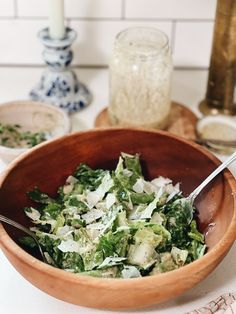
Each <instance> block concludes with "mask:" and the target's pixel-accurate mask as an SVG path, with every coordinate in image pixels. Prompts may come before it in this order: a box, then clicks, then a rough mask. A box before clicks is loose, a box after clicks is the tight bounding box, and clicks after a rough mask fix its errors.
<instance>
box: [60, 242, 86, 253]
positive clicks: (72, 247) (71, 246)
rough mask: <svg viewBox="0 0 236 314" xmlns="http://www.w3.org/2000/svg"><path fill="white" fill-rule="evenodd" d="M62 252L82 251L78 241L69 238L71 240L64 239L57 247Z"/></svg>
mask: <svg viewBox="0 0 236 314" xmlns="http://www.w3.org/2000/svg"><path fill="white" fill-rule="evenodd" d="M57 248H58V249H59V250H60V251H62V252H64V253H65V252H76V253H79V252H80V245H79V243H78V242H76V241H74V240H72V239H69V240H66V241H64V240H62V241H61V243H60V244H59V245H58V247H57Z"/></svg>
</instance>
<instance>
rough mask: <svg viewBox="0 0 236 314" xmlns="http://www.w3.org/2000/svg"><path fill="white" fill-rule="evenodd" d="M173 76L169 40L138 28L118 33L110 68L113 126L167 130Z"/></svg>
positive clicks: (152, 30) (110, 101)
mask: <svg viewBox="0 0 236 314" xmlns="http://www.w3.org/2000/svg"><path fill="white" fill-rule="evenodd" d="M171 73H172V58H171V54H170V48H169V41H168V37H167V36H166V35H165V34H164V33H163V32H161V31H159V30H157V29H154V28H146V27H145V28H143V27H135V28H129V29H127V30H124V31H122V32H121V33H119V34H118V35H117V37H116V40H115V44H114V50H113V55H112V58H111V61H110V67H109V84H110V95H109V97H110V99H109V107H108V113H109V118H110V121H111V123H112V124H113V125H117V126H141V127H147V128H159V129H164V128H166V127H167V125H168V118H169V114H170V109H171V101H170V85H171Z"/></svg>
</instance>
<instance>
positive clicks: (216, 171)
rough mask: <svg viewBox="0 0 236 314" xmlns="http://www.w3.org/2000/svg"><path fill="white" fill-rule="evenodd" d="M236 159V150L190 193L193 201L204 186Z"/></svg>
mask: <svg viewBox="0 0 236 314" xmlns="http://www.w3.org/2000/svg"><path fill="white" fill-rule="evenodd" d="M235 160H236V151H235V152H234V153H233V154H232V155H231V156H230V157H229V158H228V159H226V160H225V161H224V162H223V163H222V164H221V165H220V166H219V167H218V168H216V169H215V170H214V171H213V172H212V173H211V174H210V175H209V176H208V177H207V178H206V179H205V180H204V181H203V182H202V183H201V184H200V185H199V186H198V187H197V188H196V189H195V190H194V191H193V192H192V193H191V194H190V195H189V199H191V201H192V202H193V201H194V199H195V198H196V197H197V196H198V194H199V193H200V192H201V191H202V190H203V189H204V187H205V186H206V185H207V184H208V183H209V182H211V180H213V179H214V178H215V177H216V176H217V175H218V174H219V173H220V172H221V171H222V170H224V169H225V168H226V167H228V166H229V165H230V164H231V163H232V162H233V161H235Z"/></svg>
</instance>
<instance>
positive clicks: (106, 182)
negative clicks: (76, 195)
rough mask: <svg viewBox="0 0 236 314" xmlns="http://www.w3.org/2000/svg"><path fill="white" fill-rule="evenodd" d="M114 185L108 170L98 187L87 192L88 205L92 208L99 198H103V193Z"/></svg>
mask: <svg viewBox="0 0 236 314" xmlns="http://www.w3.org/2000/svg"><path fill="white" fill-rule="evenodd" d="M113 185H114V182H113V179H112V178H111V175H110V174H109V172H108V173H107V174H106V175H105V176H104V177H103V179H102V183H101V184H100V185H99V187H98V188H97V189H96V190H95V191H92V192H88V194H87V202H88V207H89V208H90V209H91V208H93V207H94V206H95V205H96V204H97V203H98V202H99V201H100V200H102V199H103V197H104V195H105V194H106V193H107V192H108V191H109V190H110V188H111V187H112V186H113Z"/></svg>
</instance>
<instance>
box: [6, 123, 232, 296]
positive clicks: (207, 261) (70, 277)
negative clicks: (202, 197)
mask: <svg viewBox="0 0 236 314" xmlns="http://www.w3.org/2000/svg"><path fill="white" fill-rule="evenodd" d="M117 131H118V132H124V131H134V132H145V133H149V134H160V135H164V136H167V137H170V138H172V139H175V140H177V141H180V142H183V143H185V144H187V145H190V146H191V147H193V148H194V149H196V150H198V151H200V152H201V153H202V154H203V155H205V156H206V157H208V158H209V159H210V160H211V161H213V162H214V163H215V165H216V166H217V165H219V163H220V161H219V159H217V158H216V157H215V156H214V155H213V154H212V153H210V152H209V151H207V150H205V149H204V148H202V147H201V146H200V145H198V144H196V143H193V142H189V141H188V140H185V139H182V138H179V137H178V136H176V135H173V134H170V133H168V132H166V131H159V130H158V131H156V130H147V129H143V128H112V129H110V128H99V129H91V130H86V131H80V132H76V133H73V134H69V135H65V136H63V137H60V138H58V139H55V140H52V141H49V142H46V143H42V144H39V145H37V146H36V147H34V148H32V149H30V150H29V151H27V152H25V153H23V154H22V155H20V156H19V157H18V158H16V159H15V160H14V161H13V162H12V163H11V164H10V165H9V166H8V167H7V169H6V170H5V171H4V173H3V175H2V176H1V177H0V188H1V186H2V184H3V182H4V181H5V179H6V178H7V176H8V174H9V173H10V172H11V171H12V170H13V169H14V168H15V167H16V166H17V165H18V164H19V163H20V162H21V160H24V159H26V158H28V157H29V156H30V155H31V154H32V153H33V152H35V151H37V150H40V149H42V148H43V147H44V146H47V145H51V144H52V143H53V144H55V143H59V142H61V141H64V140H66V139H67V138H68V137H77V136H80V135H82V134H84V133H104V132H117ZM224 177H225V179H226V181H227V182H228V184H229V185H230V187H231V189H232V195H233V201H234V213H233V218H232V220H231V223H230V225H229V227H228V229H227V231H226V233H225V234H224V236H223V237H222V238H221V240H220V241H219V242H218V243H217V244H216V245H215V246H214V247H213V248H212V250H211V251H210V252H208V253H206V255H204V256H203V257H201V258H200V259H198V260H196V261H194V262H192V263H190V264H188V265H185V266H183V267H181V268H179V269H176V270H173V271H169V272H166V273H163V274H157V275H154V276H149V277H140V278H132V279H122V278H96V277H91V276H86V275H76V274H73V273H68V272H66V271H64V270H62V269H59V268H55V267H53V266H50V265H48V264H45V263H43V262H42V261H40V260H39V259H37V258H35V257H33V256H32V255H30V254H29V253H27V252H26V251H24V250H23V249H22V248H21V247H20V246H18V245H17V244H16V243H15V241H13V240H12V239H11V237H10V236H9V235H8V234H7V232H6V231H5V229H4V227H3V225H2V224H1V223H0V245H1V246H2V248H3V249H5V250H6V251H9V253H10V254H11V255H12V256H15V258H17V259H19V260H21V262H23V263H25V264H27V266H28V267H30V268H33V269H34V270H36V271H41V272H43V273H45V274H46V275H47V276H48V277H52V278H57V279H58V278H60V279H61V280H65V281H67V282H70V283H71V284H72V283H76V284H78V285H81V286H87V287H92V288H98V287H100V288H109V289H110V290H118V289H121V291H122V288H124V285H125V287H126V288H128V289H129V288H132V289H134V287H135V289H137V290H143V289H144V285H145V286H146V287H150V284H154V283H156V284H157V285H160V284H169V283H171V281H172V280H173V279H174V280H175V281H176V280H181V279H182V278H183V274H191V273H194V271H195V270H196V269H197V270H198V272H200V271H201V269H204V268H206V267H207V266H208V265H211V264H212V263H213V262H214V261H217V260H219V261H220V260H221V258H222V256H223V257H224V255H225V254H226V253H227V251H228V250H229V248H230V247H231V245H232V244H233V242H234V240H235V239H236V180H235V178H234V177H233V175H232V174H231V173H230V171H229V170H228V169H226V170H225V171H224ZM111 283H112V284H111ZM138 283H140V285H139V284H138Z"/></svg>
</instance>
